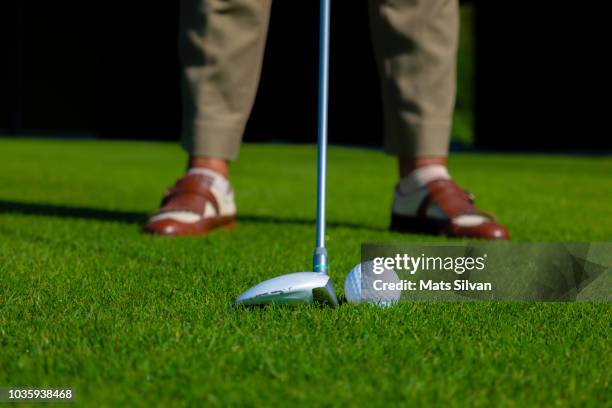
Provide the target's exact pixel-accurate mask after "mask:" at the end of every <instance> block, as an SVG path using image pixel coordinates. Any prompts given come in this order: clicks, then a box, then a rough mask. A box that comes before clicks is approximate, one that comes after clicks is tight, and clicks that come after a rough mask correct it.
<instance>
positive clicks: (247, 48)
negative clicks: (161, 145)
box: [145, 0, 272, 235]
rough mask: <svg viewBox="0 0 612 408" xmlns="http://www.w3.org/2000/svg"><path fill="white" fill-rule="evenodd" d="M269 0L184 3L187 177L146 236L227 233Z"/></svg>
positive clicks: (172, 192) (188, 0)
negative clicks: (232, 173)
mask: <svg viewBox="0 0 612 408" xmlns="http://www.w3.org/2000/svg"><path fill="white" fill-rule="evenodd" d="M271 3H272V1H271V0H181V3H180V9H181V11H180V33H179V50H180V57H181V64H182V70H183V89H182V91H183V127H182V146H183V148H184V149H185V150H186V151H187V153H188V155H189V160H188V163H187V174H186V175H185V176H184V177H182V178H181V179H179V181H178V182H177V184H176V185H175V186H174V187H173V188H172V189H170V190H169V191H168V192H167V193H166V195H165V196H164V199H163V201H162V208H161V209H160V211H158V212H157V213H156V214H154V215H153V216H152V217H151V219H150V220H149V222H148V223H147V225H146V226H145V230H146V231H147V232H151V233H155V234H161V235H198V234H206V233H207V232H208V231H209V230H211V229H213V228H218V227H224V226H231V225H233V222H234V219H235V206H234V199H233V191H232V189H231V186H230V185H229V182H228V180H227V178H228V175H229V162H230V161H231V160H234V159H236V157H237V155H238V150H239V148H240V142H241V140H242V135H243V133H244V129H245V126H246V123H247V120H248V118H249V115H250V113H251V109H252V106H253V103H254V100H255V95H256V92H257V86H258V83H259V77H260V71H261V65H262V61H263V54H264V48H265V42H266V35H267V30H268V22H269V18H270V8H271Z"/></svg>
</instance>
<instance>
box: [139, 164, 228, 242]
mask: <svg viewBox="0 0 612 408" xmlns="http://www.w3.org/2000/svg"><path fill="white" fill-rule="evenodd" d="M235 222H236V207H235V205H234V194H233V191H232V189H231V187H230V185H229V183H221V185H220V183H216V182H215V179H214V177H210V176H208V175H206V174H187V175H185V176H183V177H182V178H180V179H179V180H178V181H177V182H176V184H175V185H174V187H172V188H170V189H169V190H168V191H166V193H165V194H164V197H163V199H162V203H161V208H160V210H159V211H158V212H156V213H155V214H153V215H152V216H151V218H150V219H149V221H148V222H147V223H146V225H145V227H144V230H145V232H148V233H151V234H156V235H166V236H183V235H205V234H208V232H210V231H211V230H213V229H215V228H225V229H231V228H233V227H234V226H235Z"/></svg>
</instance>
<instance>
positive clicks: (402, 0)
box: [369, 0, 508, 239]
mask: <svg viewBox="0 0 612 408" xmlns="http://www.w3.org/2000/svg"><path fill="white" fill-rule="evenodd" d="M369 5H370V23H371V28H372V37H373V42H374V50H375V55H376V59H377V63H378V68H379V74H380V79H381V90H382V95H383V105H384V112H385V114H384V122H385V138H384V146H385V151H386V152H387V153H389V154H391V155H394V156H397V157H398V162H399V176H400V182H399V183H398V187H397V189H396V194H395V198H394V204H393V210H392V225H391V227H392V229H395V230H402V231H412V232H430V233H446V234H448V235H451V236H467V237H475V238H485V239H500V238H507V236H508V234H507V231H505V229H504V228H503V226H501V225H499V224H496V223H495V222H494V221H493V220H492V219H491V217H490V216H488V215H486V214H484V213H483V212H481V211H480V210H478V209H476V208H475V207H473V205H472V200H471V196H470V195H469V194H466V193H465V192H464V191H463V190H461V189H460V188H459V187H458V186H457V185H456V184H455V183H454V182H453V181H452V179H451V178H450V175H449V174H448V172H447V170H446V157H447V155H448V147H449V141H450V132H451V126H452V114H453V109H454V103H455V88H456V78H455V77H456V54H457V46H458V37H459V4H458V0H370V2H369Z"/></svg>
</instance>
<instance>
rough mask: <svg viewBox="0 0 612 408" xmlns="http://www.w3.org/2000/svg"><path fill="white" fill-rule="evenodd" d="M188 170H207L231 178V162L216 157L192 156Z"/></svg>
mask: <svg viewBox="0 0 612 408" xmlns="http://www.w3.org/2000/svg"><path fill="white" fill-rule="evenodd" d="M187 169H188V170H190V169H207V170H212V171H214V172H216V173H219V174H221V175H222V176H223V177H225V178H229V162H228V161H227V160H225V159H218V158H214V157H202V156H191V157H189V161H188V163H187Z"/></svg>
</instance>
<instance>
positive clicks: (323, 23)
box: [313, 0, 330, 272]
mask: <svg viewBox="0 0 612 408" xmlns="http://www.w3.org/2000/svg"><path fill="white" fill-rule="evenodd" d="M320 9H321V11H320V13H321V16H320V24H319V30H320V33H319V129H318V137H317V147H318V149H317V150H318V158H317V248H316V249H315V254H314V260H313V262H314V267H313V269H314V271H315V272H327V252H326V251H325V184H326V183H325V181H326V178H327V177H326V176H327V174H326V173H327V113H328V96H329V36H330V35H329V32H330V27H329V26H330V18H329V15H330V0H321V6H320Z"/></svg>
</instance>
